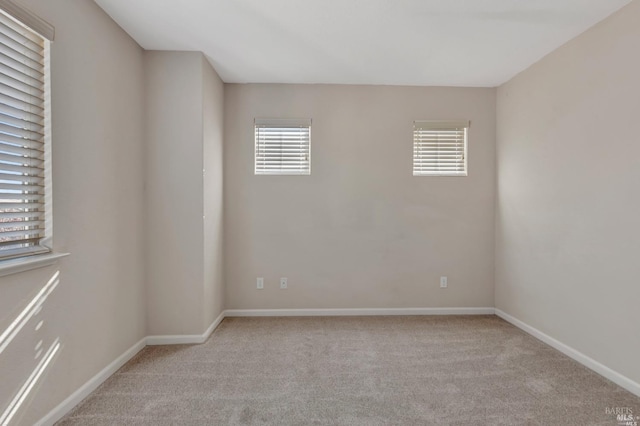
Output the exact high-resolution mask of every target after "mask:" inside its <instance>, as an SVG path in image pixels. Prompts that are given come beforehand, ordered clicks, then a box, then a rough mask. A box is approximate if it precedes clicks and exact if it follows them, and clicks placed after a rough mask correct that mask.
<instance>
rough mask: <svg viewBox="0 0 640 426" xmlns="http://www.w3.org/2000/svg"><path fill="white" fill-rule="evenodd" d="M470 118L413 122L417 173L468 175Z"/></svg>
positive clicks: (415, 169) (414, 167)
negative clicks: (465, 119)
mask: <svg viewBox="0 0 640 426" xmlns="http://www.w3.org/2000/svg"><path fill="white" fill-rule="evenodd" d="M468 129H469V122H468V121H415V122H414V123H413V175H414V176H467V131H468Z"/></svg>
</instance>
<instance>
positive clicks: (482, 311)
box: [225, 308, 494, 317]
mask: <svg viewBox="0 0 640 426" xmlns="http://www.w3.org/2000/svg"><path fill="white" fill-rule="evenodd" d="M493 314H494V309H493V308H362V309H360V308H358V309H227V310H226V311H225V316H227V317H315V316H318V317H322V316H324V317H327V316H379V315H493Z"/></svg>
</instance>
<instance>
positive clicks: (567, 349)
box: [495, 308, 640, 396]
mask: <svg viewBox="0 0 640 426" xmlns="http://www.w3.org/2000/svg"><path fill="white" fill-rule="evenodd" d="M495 311H496V315H497V316H499V317H500V318H502V319H503V320H505V321H507V322H509V323H511V324H513V325H515V326H516V327H518V328H519V329H521V330H523V331H525V332H526V333H529V334H530V335H532V336H533V337H535V338H536V339H538V340H541V341H542V342H544V343H546V344H547V345H549V346H551V347H552V348H554V349H557V350H558V351H560V352H562V353H563V354H565V355H566V356H568V357H569V358H572V359H574V360H575V361H577V362H579V363H580V364H582V365H584V366H585V367H587V368H589V369H590V370H593V371H595V372H596V373H598V374H600V375H601V376H603V377H605V378H607V379H609V380H611V381H612V382H613V383H615V384H617V385H618V386H620V387H622V388H625V389H626V390H628V391H629V392H631V393H632V394H634V395H636V396H640V383H637V382H634V381H633V380H631V379H630V378H628V377H626V376H623V375H622V374H620V373H618V372H617V371H614V370H612V369H611V368H609V367H607V366H605V365H603V364H601V363H599V362H598V361H596V360H594V359H593V358H590V357H588V356H587V355H585V354H583V353H582V352H580V351H578V350H576V349H574V348H572V347H571V346H568V345H565V344H564V343H562V342H560V341H559V340H556V339H554V338H553V337H551V336H549V335H548V334H545V333H543V332H542V331H540V330H538V329H537V328H534V327H532V326H530V325H529V324H526V323H524V322H522V321H520V320H519V319H517V318H515V317H513V316H511V315H509V314H508V313H506V312H504V311H501V310H500V309H497V308H496V310H495Z"/></svg>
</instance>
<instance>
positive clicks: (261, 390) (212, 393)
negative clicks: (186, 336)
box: [58, 316, 640, 426]
mask: <svg viewBox="0 0 640 426" xmlns="http://www.w3.org/2000/svg"><path fill="white" fill-rule="evenodd" d="M611 407H622V408H624V407H628V408H631V409H632V410H633V412H634V414H639V415H640V398H638V397H635V396H634V395H632V394H631V393H629V392H627V391H625V390H624V389H622V388H620V387H618V386H616V385H614V384H613V383H611V382H609V381H607V380H605V379H603V378H602V377H600V376H599V375H597V374H595V373H593V372H591V371H590V370H588V369H586V368H584V367H582V366H581V365H579V364H578V363H576V362H574V361H573V360H571V359H570V358H568V357H566V356H564V355H562V354H561V353H559V352H557V351H556V350H554V349H552V348H551V347H549V346H546V345H545V344H543V343H541V342H539V341H538V340H536V339H534V338H533V337H530V336H529V335H527V334H525V333H523V332H521V331H520V330H518V329H516V328H515V327H513V326H511V325H510V324H508V323H506V322H504V321H502V320H501V319H499V318H498V317H495V316H475V317H462V316H454V317H452V316H443V317H424V316H420V317H418V316H412V317H323V318H227V319H225V320H224V321H223V323H222V324H221V325H220V326H219V327H218V329H217V330H216V332H215V333H214V334H213V335H212V337H211V338H210V339H209V340H208V341H207V342H206V343H204V344H203V345H193V346H187V345H185V346H159V347H147V348H146V349H144V350H143V351H142V352H140V354H138V355H137V356H136V357H135V358H134V359H132V360H131V361H130V362H129V363H128V364H127V365H125V366H124V367H123V368H122V369H120V371H118V372H117V373H116V374H115V375H114V376H112V377H111V378H110V379H109V380H107V381H106V382H105V383H104V384H103V385H102V386H101V387H100V388H98V389H97V390H96V391H95V392H94V393H93V394H91V395H90V396H89V397H88V398H87V399H86V400H85V401H83V402H82V403H81V404H80V405H79V406H78V407H77V408H76V409H75V410H74V411H72V412H71V413H69V415H68V416H67V417H66V418H64V419H63V420H61V422H59V423H58V424H60V425H520V424H528V425H592V424H593V425H612V426H614V425H617V424H618V422H617V421H616V418H615V415H612V414H610V413H607V408H611ZM638 424H640V422H639V423H638Z"/></svg>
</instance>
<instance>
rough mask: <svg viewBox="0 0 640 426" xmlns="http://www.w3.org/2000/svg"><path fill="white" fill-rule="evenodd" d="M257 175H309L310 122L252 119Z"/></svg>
mask: <svg viewBox="0 0 640 426" xmlns="http://www.w3.org/2000/svg"><path fill="white" fill-rule="evenodd" d="M255 137H256V156H255V174H257V175H309V174H311V158H310V156H311V120H309V119H291V120H287V119H285V120H276V119H257V118H256V120H255Z"/></svg>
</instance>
